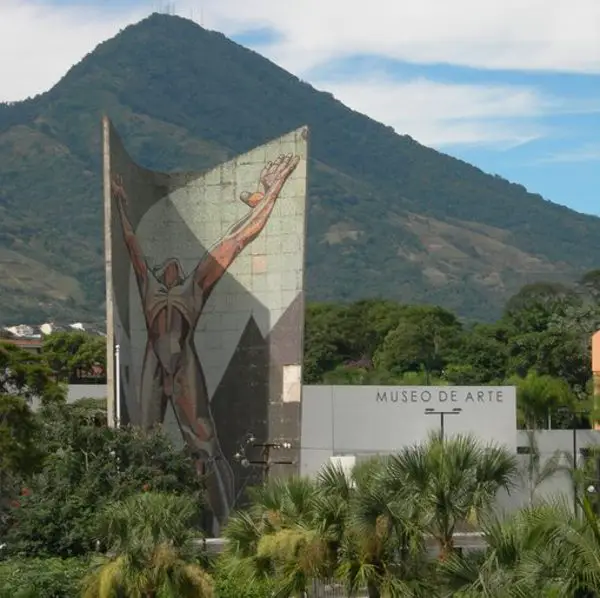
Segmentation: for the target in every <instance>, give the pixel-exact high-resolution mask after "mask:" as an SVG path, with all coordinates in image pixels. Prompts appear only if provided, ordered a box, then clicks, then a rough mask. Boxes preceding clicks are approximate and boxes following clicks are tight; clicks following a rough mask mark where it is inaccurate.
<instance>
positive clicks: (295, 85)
mask: <svg viewBox="0 0 600 598" xmlns="http://www.w3.org/2000/svg"><path fill="white" fill-rule="evenodd" d="M104 112H106V113H108V114H109V115H110V116H111V118H112V119H114V122H115V124H116V126H117V128H118V130H119V131H120V133H121V134H122V136H123V138H124V140H125V142H126V145H127V148H128V150H129V151H130V153H131V154H132V156H133V157H134V158H135V159H136V160H137V161H139V162H140V163H141V164H143V165H144V166H147V167H150V168H155V169H159V170H173V169H184V170H188V169H193V170H202V169H204V168H207V167H209V166H212V165H214V164H216V163H219V162H220V161H222V160H223V159H225V158H227V157H230V156H232V155H234V154H236V153H238V152H242V151H244V150H247V149H249V148H251V147H253V146H256V145H258V144H261V143H263V142H265V141H267V140H269V139H272V138H275V137H278V136H280V135H282V134H284V133H286V132H287V131H289V130H292V129H294V128H296V127H298V126H300V125H304V124H308V125H310V127H311V129H312V140H311V152H312V157H313V159H312V160H311V165H310V166H311V170H310V183H309V206H310V212H309V226H308V230H309V233H308V255H307V267H308V276H307V289H308V295H309V298H311V299H312V300H318V301H322V300H327V301H329V300H333V301H338V302H339V301H347V300H357V299H361V298H365V297H389V298H394V299H397V300H401V301H403V302H411V303H412V302H416V303H422V302H429V303H435V304H441V305H443V306H445V307H446V308H449V309H452V310H455V311H457V312H458V313H460V314H461V315H462V316H467V317H470V318H480V319H483V318H486V319H487V318H491V317H494V316H495V315H497V314H498V312H499V310H500V306H501V304H502V302H503V301H504V300H505V299H506V298H507V296H508V295H510V294H511V293H514V292H515V290H516V289H517V288H518V287H520V286H522V285H523V284H524V283H526V282H529V281H531V280H536V279H539V278H545V279H550V280H565V279H569V278H574V277H575V276H576V275H577V273H580V272H581V271H582V270H584V269H589V268H592V267H594V265H595V264H597V263H598V261H599V258H600V254H599V250H598V243H597V239H598V238H599V237H600V221H599V220H598V219H597V218H593V217H591V216H583V215H580V214H577V213H575V212H573V211H571V210H568V209H566V208H564V207H560V206H557V205H554V204H551V203H549V202H547V201H544V200H543V199H542V198H541V197H539V196H537V195H533V194H529V193H527V191H526V190H525V189H524V188H523V187H522V186H520V185H515V184H511V183H509V182H507V181H505V180H503V179H502V178H500V177H497V176H490V175H486V174H484V173H483V172H481V171H480V170H478V169H476V168H473V167H472V166H469V165H468V164H466V163H464V162H462V161H459V160H456V159H453V158H450V157H449V156H445V155H443V154H440V153H438V152H435V151H433V150H431V149H428V148H426V147H423V146H421V145H419V144H418V143H417V142H416V141H414V140H413V139H411V138H410V137H407V136H402V135H398V134H396V133H395V132H394V131H393V130H392V129H391V128H389V127H385V126H383V125H381V124H378V123H376V122H374V121H372V120H370V119H369V118H367V117H365V116H363V115H360V114H358V113H356V112H353V111H351V110H349V109H348V108H346V107H345V106H343V105H342V104H341V103H339V102H338V101H336V100H335V99H334V98H333V97H332V96H331V95H330V94H328V93H323V92H318V91H316V90H315V89H313V88H312V87H311V86H309V85H308V84H306V83H304V82H302V81H300V80H298V79H297V78H296V77H294V76H292V75H290V74H289V73H287V72H285V71H283V70H282V69H280V68H278V67H277V66H276V65H274V64H273V63H271V62H269V61H268V60H266V59H264V58H262V57H261V56H259V55H258V54H255V53H254V52H251V51H248V50H246V49H244V48H242V47H240V46H238V45H236V44H234V43H232V42H231V41H229V40H227V39H226V38H225V37H223V36H222V35H220V34H218V33H214V32H208V31H205V30H202V29H201V28H199V27H198V26H197V25H195V24H193V23H191V22H189V21H186V20H184V19H180V18H177V17H172V16H166V15H153V16H152V17H150V18H148V19H146V20H144V21H143V22H142V23H140V24H138V25H136V26H132V27H128V28H127V29H125V30H124V31H123V32H121V33H120V34H119V35H118V36H117V37H116V38H114V39H112V40H109V41H108V42H106V43H103V44H101V45H100V46H99V47H98V48H97V49H96V50H95V51H94V52H93V53H92V54H90V55H89V56H87V57H86V58H85V59H84V60H83V61H82V62H81V63H80V64H78V65H76V66H75V67H74V68H72V69H71V70H70V71H69V73H68V74H67V75H66V76H65V77H64V78H63V80H62V81H61V82H60V83H59V84H58V85H57V86H56V87H55V88H53V89H52V90H51V91H49V92H48V93H45V94H43V95H41V96H39V97H36V98H34V99H32V100H28V101H26V102H20V103H16V104H12V105H4V106H2V105H0V158H1V159H0V256H2V257H3V258H4V259H3V262H5V263H6V264H8V265H7V266H5V267H6V268H8V269H9V272H8V274H9V275H8V276H3V277H2V280H0V289H1V291H2V292H1V293H0V297H1V298H0V321H3V322H8V321H11V322H14V321H31V322H39V321H40V320H42V319H43V318H44V317H46V316H48V317H52V318H53V319H64V318H67V317H70V318H76V319H80V320H85V319H86V318H93V317H99V316H100V314H101V313H102V307H103V302H104V290H103V289H104V281H103V279H104V270H103V267H102V233H101V231H102V217H101V215H102V206H101V180H100V173H101V168H100V153H101V152H100V116H101V114H102V113H104Z"/></svg>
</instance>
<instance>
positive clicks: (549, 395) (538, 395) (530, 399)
mask: <svg viewBox="0 0 600 598" xmlns="http://www.w3.org/2000/svg"><path fill="white" fill-rule="evenodd" d="M509 382H510V383H511V384H514V385H515V386H516V387H517V410H518V416H519V421H520V423H521V425H524V426H526V427H528V428H529V429H536V428H544V427H547V426H548V424H549V422H550V421H551V418H552V416H553V415H555V414H556V413H557V412H558V411H559V410H560V409H567V410H569V409H571V408H572V407H573V405H574V396H573V393H572V391H571V389H570V388H569V385H568V384H567V383H566V382H565V381H564V380H562V379H560V378H553V377H552V376H547V375H540V374H538V373H537V372H535V371H534V370H531V371H530V372H528V373H527V375H526V376H525V377H524V378H521V377H519V376H513V377H512V378H511V379H510V380H509Z"/></svg>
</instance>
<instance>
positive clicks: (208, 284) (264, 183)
mask: <svg viewBox="0 0 600 598" xmlns="http://www.w3.org/2000/svg"><path fill="white" fill-rule="evenodd" d="M299 161H300V158H299V157H298V156H292V155H291V154H288V155H287V156H283V155H282V156H279V158H277V160H275V162H269V163H268V164H267V165H266V166H265V168H263V170H262V172H261V173H260V185H261V187H262V188H263V190H264V192H257V193H253V194H252V195H251V196H250V199H249V201H246V203H248V205H249V206H250V207H251V208H252V211H251V212H250V213H249V214H247V215H246V216H244V217H243V218H242V219H241V220H239V221H238V222H237V223H236V224H234V225H233V226H232V227H231V228H230V229H229V231H228V232H227V233H226V234H225V236H224V237H223V238H222V239H221V240H220V241H219V242H218V243H216V245H214V246H213V248H212V249H211V250H210V251H208V252H207V254H206V255H205V256H204V258H202V260H201V262H200V263H199V264H198V266H197V268H196V271H195V273H194V278H195V282H196V284H198V285H199V286H200V289H201V290H202V294H203V296H204V297H205V298H206V297H208V295H209V294H210V292H211V291H212V289H213V288H214V286H215V284H216V283H217V282H218V281H219V280H220V279H221V277H222V276H223V274H224V273H225V272H226V271H227V268H229V266H230V265H231V263H232V262H233V260H234V259H235V258H236V257H237V256H238V255H239V254H240V252H241V251H242V250H243V249H244V248H245V247H246V246H247V245H248V244H249V243H251V242H252V241H254V239H256V237H258V235H259V234H260V233H261V231H262V230H263V228H264V227H265V225H266V224H267V221H268V220H269V217H270V216H271V212H272V211H273V207H274V206H275V201H276V200H277V198H278V197H279V193H280V192H281V189H282V188H283V185H284V184H285V182H286V181H287V179H288V178H289V176H290V175H291V174H292V172H293V171H294V169H295V168H296V166H297V165H298V162H299ZM244 195H246V194H244Z"/></svg>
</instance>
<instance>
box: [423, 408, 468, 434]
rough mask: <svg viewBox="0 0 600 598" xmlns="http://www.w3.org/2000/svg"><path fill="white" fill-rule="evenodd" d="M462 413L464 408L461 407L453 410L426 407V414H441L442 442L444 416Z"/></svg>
mask: <svg viewBox="0 0 600 598" xmlns="http://www.w3.org/2000/svg"><path fill="white" fill-rule="evenodd" d="M461 413H462V409H461V408H460V407H455V408H454V409H452V410H451V411H436V410H435V409H433V408H432V407H429V408H427V409H425V415H439V416H440V432H441V436H442V442H443V441H444V418H445V416H446V415H460V414H461Z"/></svg>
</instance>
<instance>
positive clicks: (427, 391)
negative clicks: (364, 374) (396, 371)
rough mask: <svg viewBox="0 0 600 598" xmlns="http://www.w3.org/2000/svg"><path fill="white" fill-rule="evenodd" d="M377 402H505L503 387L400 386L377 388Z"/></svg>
mask: <svg viewBox="0 0 600 598" xmlns="http://www.w3.org/2000/svg"><path fill="white" fill-rule="evenodd" d="M375 402H376V403H457V404H468V403H503V402H504V396H503V389H501V388H485V387H481V388H468V389H465V388H462V389H456V388H451V387H448V388H435V387H431V388H398V389H391V390H390V389H386V390H377V391H376V396H375Z"/></svg>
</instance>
